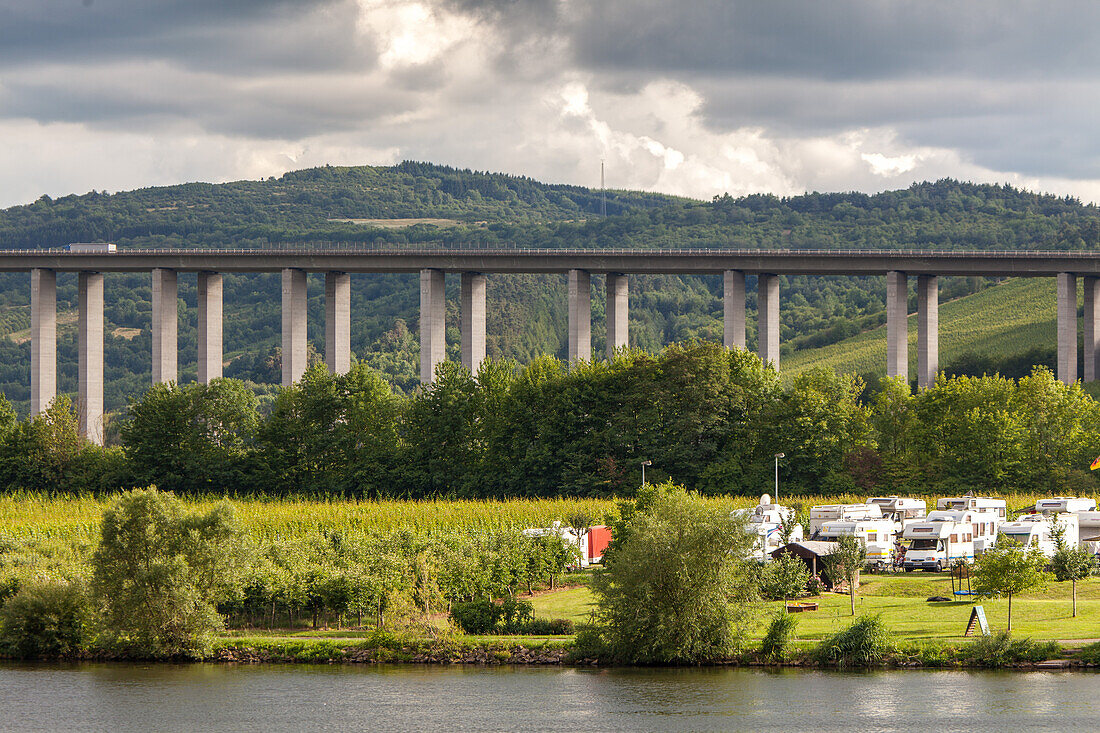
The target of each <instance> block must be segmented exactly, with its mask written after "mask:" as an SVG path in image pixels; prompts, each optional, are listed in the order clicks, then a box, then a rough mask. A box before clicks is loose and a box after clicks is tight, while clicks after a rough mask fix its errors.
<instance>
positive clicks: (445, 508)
mask: <svg viewBox="0 0 1100 733" xmlns="http://www.w3.org/2000/svg"><path fill="white" fill-rule="evenodd" d="M770 490H771V487H770V486H765V487H762V491H768V492H770ZM780 490H781V491H782V484H781V485H780ZM1001 496H1002V498H1004V499H1005V500H1006V501H1007V502H1008V506H1009V509H1010V510H1023V509H1025V508H1026V507H1028V506H1030V505H1033V504H1034V503H1035V500H1036V499H1037V498H1039V495H1037V494H1006V495H1001ZM916 498H922V499H924V500H925V501H926V502H927V503H928V506H929V508H934V507H935V502H936V498H937V497H934V496H917V497H916ZM110 500H111V497H110V496H103V497H96V496H90V495H89V496H80V497H66V496H46V495H41V494H28V493H14V494H7V495H3V496H0V537H6V538H10V539H23V538H34V539H37V540H43V541H44V540H63V541H70V542H75V543H83V542H92V541H94V540H95V538H96V534H97V532H98V530H99V517H100V514H101V513H102V512H103V509H104V508H106V506H107V505H108V503H110ZM865 500H866V497H865V496H862V495H844V496H796V495H792V496H786V495H783V496H781V497H780V502H781V503H783V504H785V505H787V506H792V507H795V508H800V509H807V510H808V509H809V508H810V507H811V506H813V505H815V504H836V503H862V502H863V501H865ZM219 501H222V499H221V498H217V497H205V498H200V499H194V498H186V497H185V498H184V503H185V504H186V505H187V507H188V509H189V510H191V511H196V510H198V511H207V510H209V509H210V508H211V507H212V506H214V504H216V503H217V502H219ZM228 501H229V502H230V504H232V505H233V508H234V511H235V513H236V515H237V518H238V521H239V522H240V524H241V527H242V529H243V530H244V532H245V533H246V534H247V535H249V536H252V537H255V538H257V539H272V538H284V539H286V538H293V537H297V536H301V535H308V534H314V533H316V532H319V531H344V532H367V531H389V530H395V529H413V530H417V531H421V532H431V531H434V530H463V529H505V528H515V527H519V528H522V527H546V526H549V525H550V524H551V523H552V522H555V521H561V522H564V521H565V519H566V517H567V516H568V515H569V514H571V513H574V512H578V511H582V512H585V513H586V514H588V515H589V516H590V517H591V518H593V520H595V521H596V522H597V523H602V522H604V521H605V520H606V519H607V518H608V516H609V515H613V514H614V512H615V504H616V502H615V500H613V499H573V498H555V499H501V500H472V501H466V500H454V499H434V500H426V501H401V500H381V501H368V500H363V501H359V500H354V499H338V498H330V499H308V498H295V499H281V498H230V499H228ZM706 501H708V502H710V503H711V504H713V505H714V506H718V507H722V508H727V509H729V510H730V511H732V510H733V509H742V508H747V507H752V506H754V505H755V504H756V503H757V502H758V501H759V499H758V497H756V496H722V497H712V498H708V499H707V500H706Z"/></svg>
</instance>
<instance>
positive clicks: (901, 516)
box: [867, 496, 928, 526]
mask: <svg viewBox="0 0 1100 733" xmlns="http://www.w3.org/2000/svg"><path fill="white" fill-rule="evenodd" d="M867 503H868V504H874V505H875V506H877V507H878V508H879V509H881V510H882V516H884V517H887V518H889V519H892V520H894V521H895V522H897V523H898V524H900V525H902V526H904V525H906V524H908V523H909V522H910V520H913V519H921V518H922V517H924V516H925V515H926V514H928V505H927V504H925V503H924V500H923V499H910V498H908V497H905V496H872V497H871V498H870V499H868V500H867Z"/></svg>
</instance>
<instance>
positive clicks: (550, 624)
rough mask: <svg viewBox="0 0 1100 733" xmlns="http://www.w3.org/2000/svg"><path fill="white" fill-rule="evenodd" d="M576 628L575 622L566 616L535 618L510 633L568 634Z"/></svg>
mask: <svg viewBox="0 0 1100 733" xmlns="http://www.w3.org/2000/svg"><path fill="white" fill-rule="evenodd" d="M576 630H577V626H576V624H574V623H573V621H572V620H570V619H567V618H535V619H531V620H530V621H528V622H527V623H526V624H524V625H523V626H521V627H519V628H518V629H517V630H516V631H513V632H511V633H514V634H530V635H531V636H568V635H569V634H574V633H576Z"/></svg>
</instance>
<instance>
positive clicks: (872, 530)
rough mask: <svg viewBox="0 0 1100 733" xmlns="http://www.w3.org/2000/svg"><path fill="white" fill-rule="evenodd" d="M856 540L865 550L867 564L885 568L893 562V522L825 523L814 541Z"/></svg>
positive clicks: (856, 521) (873, 520)
mask: <svg viewBox="0 0 1100 733" xmlns="http://www.w3.org/2000/svg"><path fill="white" fill-rule="evenodd" d="M844 536H852V537H855V538H857V539H858V540H859V541H860V542H861V543H863V546H864V547H866V548H867V562H868V564H871V565H879V566H882V567H887V566H889V565H891V564H892V563H893V562H894V520H893V519H853V520H850V521H846V520H840V521H836V522H826V523H825V524H823V525H821V529H820V530H818V532H817V534H816V535H815V539H818V540H822V541H824V542H835V541H836V540H838V539H839V538H841V537H844Z"/></svg>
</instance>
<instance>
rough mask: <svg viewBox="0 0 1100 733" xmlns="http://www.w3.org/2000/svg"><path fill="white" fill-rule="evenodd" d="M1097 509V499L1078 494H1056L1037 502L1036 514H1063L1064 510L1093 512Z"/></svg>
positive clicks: (1075, 512)
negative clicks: (1080, 496) (1081, 496)
mask: <svg viewBox="0 0 1100 733" xmlns="http://www.w3.org/2000/svg"><path fill="white" fill-rule="evenodd" d="M1095 510H1096V500H1095V499H1082V498H1078V497H1076V496H1055V497H1053V498H1050V499H1040V500H1039V501H1037V502H1035V513H1036V514H1061V513H1062V512H1071V513H1073V514H1077V513H1078V512H1091V511H1095Z"/></svg>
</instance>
